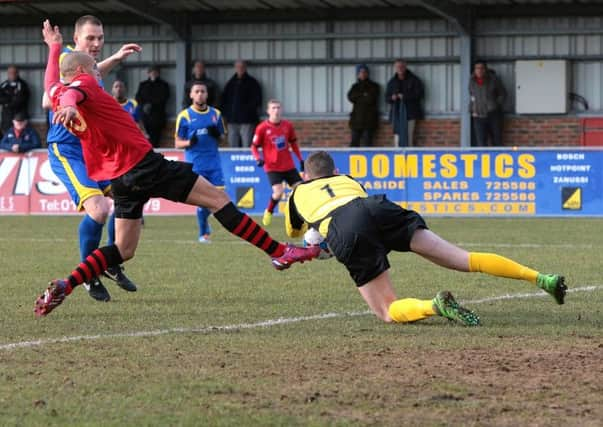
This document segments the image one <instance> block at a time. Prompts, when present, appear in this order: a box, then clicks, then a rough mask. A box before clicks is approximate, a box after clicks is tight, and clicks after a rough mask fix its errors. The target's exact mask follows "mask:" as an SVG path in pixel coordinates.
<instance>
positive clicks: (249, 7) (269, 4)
mask: <svg viewBox="0 0 603 427" xmlns="http://www.w3.org/2000/svg"><path fill="white" fill-rule="evenodd" d="M87 13H90V14H95V15H97V16H99V17H100V18H101V19H103V21H104V22H141V21H142V22H155V23H168V24H171V25H175V24H177V23H178V22H185V21H187V22H195V23H203V22H220V21H232V20H247V21H249V20H264V21H266V20H285V19H289V20H293V19H297V20H306V19H325V18H332V19H354V18H360V19H361V18H388V17H393V18H401V17H429V16H433V15H434V14H436V15H440V16H445V17H450V16H462V15H467V14H470V15H472V16H518V15H519V16H521V15H523V16H544V15H546V16H567V15H585V16H592V15H603V0H451V1H446V0H222V1H213V0H167V1H161V0H107V1H86V0H83V1H82V0H63V1H49V0H0V19H1V17H2V16H10V20H7V19H3V22H2V24H3V25H29V24H31V25H37V24H39V23H40V21H41V20H42V19H44V18H46V17H50V18H52V19H53V20H54V21H55V22H60V21H63V20H64V21H69V22H73V18H74V17H75V16H81V15H83V14H87Z"/></svg>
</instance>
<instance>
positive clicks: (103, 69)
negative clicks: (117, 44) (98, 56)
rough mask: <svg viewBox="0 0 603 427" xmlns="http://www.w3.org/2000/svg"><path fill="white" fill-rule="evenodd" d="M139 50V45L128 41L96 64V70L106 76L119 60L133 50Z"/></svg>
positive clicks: (140, 48) (130, 53)
mask: <svg viewBox="0 0 603 427" xmlns="http://www.w3.org/2000/svg"><path fill="white" fill-rule="evenodd" d="M141 51H142V47H140V45H137V44H136V43H128V44H125V45H123V46H122V47H121V48H120V49H119V50H118V51H117V52H115V53H114V54H113V55H111V56H110V57H108V58H107V59H105V60H104V61H101V62H99V63H98V64H97V65H98V71H99V72H100V74H101V77H106V76H107V75H108V74H109V73H110V72H111V70H112V69H113V68H115V67H116V66H117V65H118V64H119V63H120V62H121V61H123V60H124V59H126V58H127V57H128V56H130V55H132V54H133V53H134V52H141Z"/></svg>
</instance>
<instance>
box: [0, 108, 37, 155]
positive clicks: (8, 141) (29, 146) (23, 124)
mask: <svg viewBox="0 0 603 427" xmlns="http://www.w3.org/2000/svg"><path fill="white" fill-rule="evenodd" d="M41 147H42V144H41V143H40V136H39V135H38V133H37V132H36V130H35V129H34V128H33V127H31V125H30V124H29V120H27V116H26V115H25V114H24V113H16V114H15V116H14V117H13V126H12V127H11V128H9V129H8V130H7V131H6V133H5V134H4V137H3V138H2V141H0V149H2V150H6V151H11V152H13V153H25V152H26V151H29V150H33V149H34V148H41Z"/></svg>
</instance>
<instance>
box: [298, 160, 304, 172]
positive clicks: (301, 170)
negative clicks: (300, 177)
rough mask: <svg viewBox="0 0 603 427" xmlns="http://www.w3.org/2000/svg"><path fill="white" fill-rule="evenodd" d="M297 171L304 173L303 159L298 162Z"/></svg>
mask: <svg viewBox="0 0 603 427" xmlns="http://www.w3.org/2000/svg"><path fill="white" fill-rule="evenodd" d="M299 171H300V172H303V171H304V159H301V160H300V161H299Z"/></svg>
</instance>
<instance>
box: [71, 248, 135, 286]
mask: <svg viewBox="0 0 603 427" xmlns="http://www.w3.org/2000/svg"><path fill="white" fill-rule="evenodd" d="M122 262H123V258H122V257H121V255H120V253H119V249H117V246H115V245H111V246H103V247H102V248H98V249H95V250H94V251H92V253H91V254H90V255H88V256H87V257H86V259H85V260H83V261H82V262H80V264H79V265H78V266H77V267H76V268H75V270H73V271H72V272H71V274H70V275H69V277H68V278H67V281H68V282H69V284H70V285H71V287H72V288H75V287H76V286H78V285H81V284H82V283H85V282H89V281H91V280H92V279H94V278H95V277H98V276H100V275H101V274H102V273H103V271H105V270H106V269H107V267H114V266H116V265H119V264H121V263H122Z"/></svg>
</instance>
